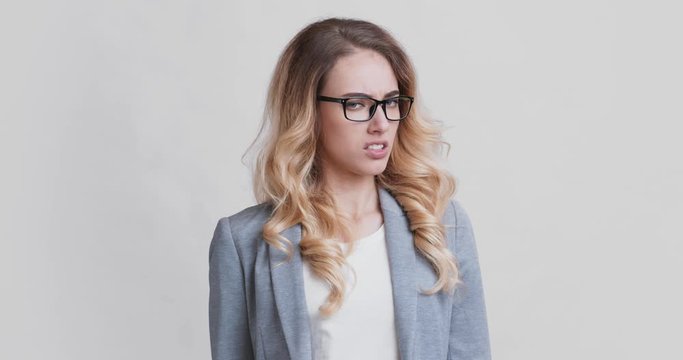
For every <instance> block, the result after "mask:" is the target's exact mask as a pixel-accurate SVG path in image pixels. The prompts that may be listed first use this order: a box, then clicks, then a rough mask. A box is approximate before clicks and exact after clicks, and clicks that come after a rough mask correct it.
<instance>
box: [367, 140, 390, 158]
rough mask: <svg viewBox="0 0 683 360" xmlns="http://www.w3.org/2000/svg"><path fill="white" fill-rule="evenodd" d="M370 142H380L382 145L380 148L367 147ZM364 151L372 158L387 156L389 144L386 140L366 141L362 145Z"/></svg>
mask: <svg viewBox="0 0 683 360" xmlns="http://www.w3.org/2000/svg"><path fill="white" fill-rule="evenodd" d="M372 144H382V145H384V147H383V148H382V149H380V150H375V149H369V148H368V146H370V145H372ZM364 149H365V153H366V154H367V155H368V156H369V157H370V158H372V159H381V158H384V157H385V156H387V154H388V153H389V144H388V143H387V142H386V141H373V142H368V143H365V146H364Z"/></svg>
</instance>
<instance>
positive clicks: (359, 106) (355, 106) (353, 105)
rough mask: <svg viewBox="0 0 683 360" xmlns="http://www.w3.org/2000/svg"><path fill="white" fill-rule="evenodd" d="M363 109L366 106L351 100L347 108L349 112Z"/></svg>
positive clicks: (347, 103)
mask: <svg viewBox="0 0 683 360" xmlns="http://www.w3.org/2000/svg"><path fill="white" fill-rule="evenodd" d="M363 107H365V104H364V103H363V102H361V101H351V100H349V101H347V102H346V108H347V109H349V110H358V109H362V108H363Z"/></svg>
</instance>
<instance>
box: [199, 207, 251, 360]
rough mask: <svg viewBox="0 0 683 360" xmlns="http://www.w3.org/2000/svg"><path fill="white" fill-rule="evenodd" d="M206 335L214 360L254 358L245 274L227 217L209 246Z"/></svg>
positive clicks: (219, 224)
mask: <svg viewBox="0 0 683 360" xmlns="http://www.w3.org/2000/svg"><path fill="white" fill-rule="evenodd" d="M209 333H210V338H211V358H212V359H213V360H229V359H253V358H254V355H253V349H252V344H251V337H250V335H249V334H250V333H249V319H248V317H247V302H246V296H245V290H244V273H243V271H242V265H241V263H240V258H239V256H238V253H237V248H236V247H235V242H234V240H233V236H232V231H231V229H230V219H229V218H227V217H224V218H222V219H220V220H219V221H218V224H217V225H216V229H215V231H214V234H213V238H212V240H211V244H210V246H209Z"/></svg>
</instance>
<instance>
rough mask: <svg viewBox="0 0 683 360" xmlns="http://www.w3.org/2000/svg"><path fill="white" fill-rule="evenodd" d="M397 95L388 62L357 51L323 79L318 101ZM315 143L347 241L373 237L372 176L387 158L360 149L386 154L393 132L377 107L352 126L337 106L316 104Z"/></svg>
mask: <svg viewBox="0 0 683 360" xmlns="http://www.w3.org/2000/svg"><path fill="white" fill-rule="evenodd" d="M394 90H398V81H397V80H396V76H395V75H394V72H393V70H392V68H391V65H390V64H389V62H388V61H387V60H386V59H385V58H384V57H383V56H382V55H380V54H379V53H377V52H375V51H372V50H366V49H358V50H357V51H356V52H355V53H353V54H351V55H349V56H346V57H343V58H341V59H339V60H338V61H337V62H336V63H335V65H334V66H333V68H332V69H331V70H330V71H329V72H328V73H327V74H326V80H325V83H324V86H323V88H322V90H321V92H320V95H325V96H331V97H343V96H342V95H343V94H345V93H349V92H359V93H365V94H367V95H369V96H370V97H373V98H375V99H385V96H384V95H385V94H387V93H389V92H391V91H394ZM318 114H319V118H318V121H319V122H320V130H321V134H320V140H319V147H318V151H319V152H320V157H321V160H322V173H323V178H324V183H325V186H326V187H327V188H328V189H329V190H330V192H331V193H332V194H333V197H334V199H335V202H336V204H337V206H338V207H339V210H340V211H341V212H342V213H344V214H346V215H347V216H348V217H349V218H351V219H352V220H353V223H354V224H355V227H354V228H352V229H351V230H352V233H353V237H352V239H342V241H352V240H357V239H359V238H362V237H364V236H367V235H369V234H372V233H373V232H375V231H376V230H377V229H379V227H380V226H381V225H382V223H383V218H382V212H381V208H380V204H379V195H378V192H377V187H376V185H375V182H374V176H375V175H378V174H381V173H382V172H383V171H384V169H386V166H387V162H388V160H389V155H387V156H385V157H384V158H382V159H372V158H370V157H369V156H368V155H367V151H366V150H365V149H364V145H365V144H366V143H367V142H372V141H377V140H383V141H386V142H387V143H388V147H387V151H388V153H389V154H390V153H391V150H392V149H393V143H394V140H395V138H396V131H397V129H398V126H399V122H397V121H389V120H387V119H386V117H385V115H384V112H383V111H382V109H381V108H379V107H378V109H377V111H376V112H375V114H374V115H373V118H372V119H370V120H369V121H366V122H352V121H349V120H347V119H346V118H345V117H344V112H343V109H342V105H341V104H338V103H332V102H318Z"/></svg>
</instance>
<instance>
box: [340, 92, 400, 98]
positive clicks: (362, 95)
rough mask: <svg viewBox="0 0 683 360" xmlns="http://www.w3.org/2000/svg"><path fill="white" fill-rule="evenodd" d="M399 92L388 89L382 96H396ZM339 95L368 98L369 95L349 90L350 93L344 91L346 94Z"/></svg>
mask: <svg viewBox="0 0 683 360" xmlns="http://www.w3.org/2000/svg"><path fill="white" fill-rule="evenodd" d="M399 94H400V92H399V91H398V90H392V91H389V92H388V93H386V94H384V98H385V99H386V98H388V97H391V96H396V95H399ZM341 97H366V98H369V97H371V96H370V95H368V94H366V93H361V92H350V93H346V94H344V95H342V96H341Z"/></svg>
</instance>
